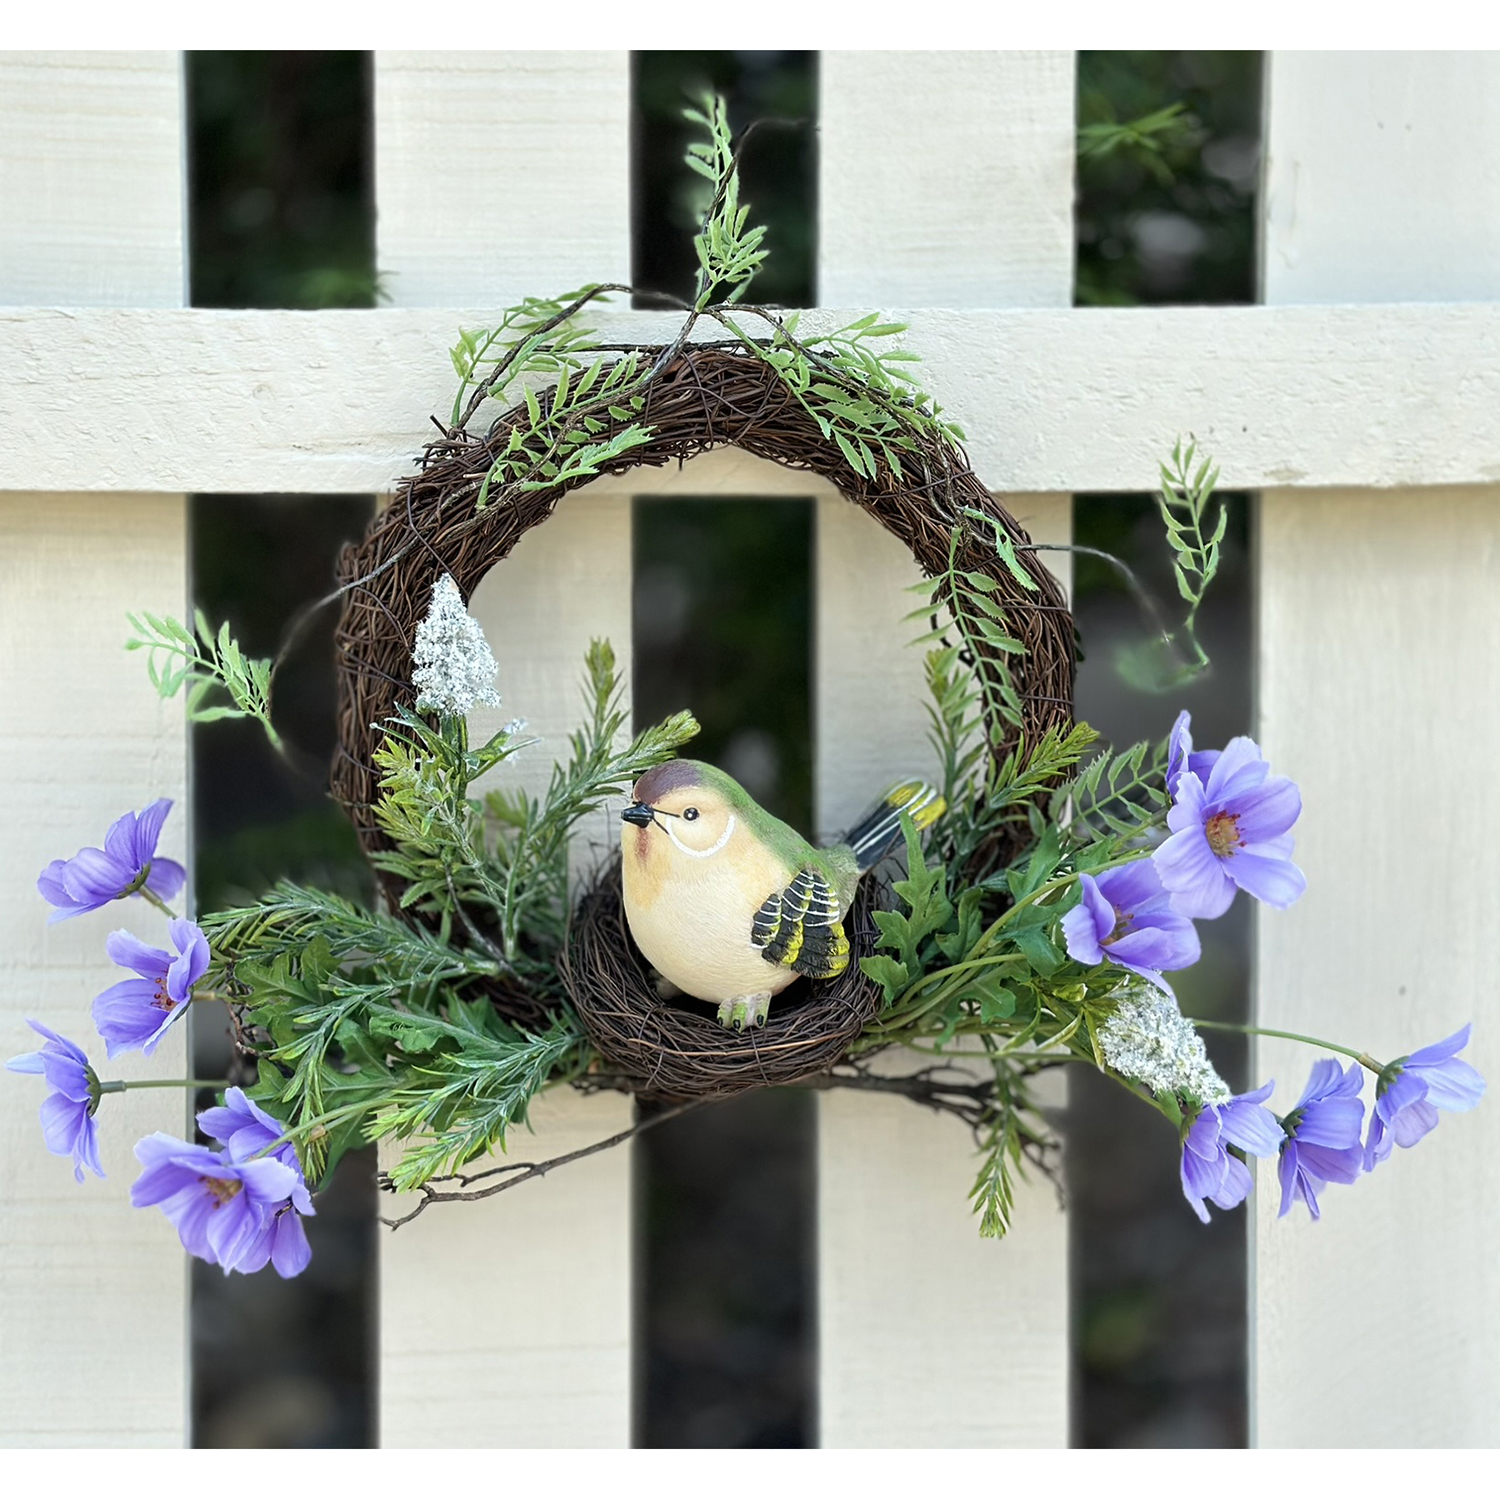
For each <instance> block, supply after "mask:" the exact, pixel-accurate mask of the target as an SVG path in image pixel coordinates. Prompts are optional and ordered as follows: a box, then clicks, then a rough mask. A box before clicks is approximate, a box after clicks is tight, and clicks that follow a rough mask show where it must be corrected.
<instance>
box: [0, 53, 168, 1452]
mask: <svg viewBox="0 0 1500 1500" xmlns="http://www.w3.org/2000/svg"><path fill="white" fill-rule="evenodd" d="M181 139H182V102H181V85H180V69H179V63H178V59H177V57H176V56H175V55H174V54H133V55H120V54H109V55H102V54H101V55H95V54H90V53H68V54H45V53H42V54H13V53H12V54H4V55H3V56H0V302H12V303H29V302H46V303H91V304H110V303H113V304H134V305H142V304H144V305H148V306H150V305H155V306H170V305H174V304H178V303H180V302H181V300H182V288H183V265H182V245H183V232H182V208H181V205H182V168H181ZM185 520H186V512H185V507H184V505H183V500H182V497H181V496H180V495H150V496H147V495H108V496H105V495H78V496H57V495H46V496H42V495H25V494H6V495H0V703H3V704H4V705H5V707H4V710H3V712H0V760H3V763H4V765H5V767H6V774H7V780H8V784H9V790H10V806H11V810H12V811H11V822H10V827H9V834H8V840H7V846H6V855H5V859H4V861H3V864H0V1056H3V1057H11V1056H13V1055H15V1054H16V1053H18V1052H27V1051H31V1050H33V1049H34V1048H35V1047H36V1046H39V1045H40V1043H41V1038H40V1037H38V1036H36V1035H35V1034H34V1033H33V1032H32V1031H31V1030H30V1029H29V1028H27V1026H26V1025H25V1021H24V1018H25V1017H26V1016H36V1017H37V1018H38V1019H39V1020H41V1021H43V1022H45V1023H46V1024H47V1025H49V1026H51V1027H52V1029H53V1030H55V1031H60V1032H61V1033H62V1034H63V1035H65V1036H68V1037H71V1038H73V1039H74V1040H75V1041H77V1042H79V1043H80V1044H82V1045H84V1046H85V1047H86V1049H87V1050H88V1052H89V1054H90V1056H91V1058H92V1059H93V1060H94V1062H95V1063H96V1064H97V1065H99V1066H100V1068H101V1071H102V1072H103V1074H104V1076H105V1077H124V1078H130V1077H148V1076H155V1077H173V1076H177V1077H180V1076H182V1068H183V1046H182V1036H183V1033H182V1031H181V1030H178V1031H177V1032H176V1034H175V1035H174V1036H172V1037H171V1038H169V1039H168V1040H167V1041H165V1042H163V1044H162V1045H161V1046H160V1047H159V1048H158V1049H157V1051H156V1054H155V1056H154V1057H153V1058H151V1059H149V1060H148V1059H144V1058H141V1057H139V1056H138V1055H137V1056H134V1057H127V1058H121V1059H119V1060H118V1061H117V1062H115V1063H110V1064H108V1066H107V1067H105V1064H104V1047H103V1044H102V1043H101V1042H100V1041H99V1040H98V1038H97V1037H96V1036H95V1035H94V1033H93V1026H92V1022H91V1020H90V1018H89V1006H90V1003H91V1002H92V999H93V997H94V996H95V995H96V994H98V993H99V991H100V990H102V989H104V988H105V987H106V986H107V985H109V984H111V983H113V981H114V980H115V979H116V978H118V977H119V971H118V970H116V969H115V968H114V967H113V965H111V963H110V962H109V960H108V958H107V957H106V956H105V953H104V938H105V936H106V934H107V933H109V932H110V931H112V930H113V929H115V928H117V927H120V926H128V927H129V928H130V929H131V930H132V931H134V932H136V933H137V934H138V935H140V936H141V937H142V938H144V939H146V940H147V941H149V942H161V941H162V940H163V937H164V928H165V920H164V919H163V918H162V917H161V916H160V915H159V914H158V913H156V912H154V911H153V910H152V909H151V908H150V907H148V906H146V905H145V903H143V902H139V901H132V902H130V903H128V904H127V905H125V906H111V907H107V908H105V909H104V910H102V911H98V912H91V913H88V914H86V915H84V916H81V917H75V918H72V919H70V920H69V921H67V922H65V923H60V924H58V925H55V926H48V925H46V919H47V915H48V912H49V910H50V909H49V908H48V907H47V905H46V903H45V902H44V901H43V900H42V898H41V897H40V896H39V895H38V894H37V892H36V888H35V885H34V881H35V879H36V875H37V872H38V871H39V870H41V869H42V867H43V866H44V865H46V864H47V862H48V861H49V860H52V859H55V858H58V857H65V856H68V855H71V854H73V853H74V852H75V851H76V850H77V849H78V848H79V847H80V846H81V845H84V844H95V845H98V844H102V842H103V839H104V833H105V830H106V829H107V828H108V827H109V825H110V823H111V822H113V821H114V819H115V818H117V817H119V816H120V814H121V813H123V812H126V811H127V810H139V809H140V808H142V807H144V806H145V805H146V804H147V803H148V802H150V801H152V800H153V799H154V798H156V797H159V796H167V797H171V798H173V799H174V800H175V801H176V803H177V808H176V810H175V811H174V813H173V815H172V817H171V819H170V820H169V822H168V824H167V829H166V833H165V836H164V838H163V843H162V848H163V852H164V853H167V854H170V855H172V856H175V857H176V858H179V859H181V858H182V857H183V855H184V841H185V837H186V831H187V809H186V806H185V805H184V793H185V784H186V769H185V763H186V757H185V752H186V739H185V735H184V731H183V722H182V709H181V705H180V704H161V703H159V702H157V701H156V699H155V696H154V694H153V693H152V691H151V688H150V686H149V684H148V683H147V682H146V679H145V672H144V670H143V669H142V667H141V666H140V664H139V663H138V661H137V660H135V659H127V658H125V657H123V655H122V653H121V652H120V649H119V648H120V645H121V643H122V642H123V641H124V639H125V635H126V625H125V611H126V610H127V609H140V608H145V609H151V610H156V611H161V612H163V613H169V614H175V615H179V616H180V615H181V614H182V613H183V608H184V593H185V576H186V572H185V563H184V556H185V552H184V539H185ZM0 1077H3V1080H4V1081H3V1083H0V1205H3V1207H0V1329H3V1330H4V1333H3V1337H0V1443H3V1444H4V1445H6V1446H29V1445H45V1446H55V1447H77V1446H84V1445H101V1446H106V1447H124V1446H137V1445H169V1446H170V1445H179V1444H181V1443H182V1442H183V1441H184V1428H185V1419H186V1400H185V1391H186V1370H187V1340H186V1332H187V1270H186V1258H185V1257H184V1256H183V1255H182V1252H181V1251H180V1250H179V1248H178V1246H177V1242H176V1238H175V1236H174V1234H173V1232H172V1229H171V1227H170V1226H169V1225H168V1224H167V1223H166V1222H165V1221H164V1220H163V1219H162V1217H161V1215H160V1214H157V1213H155V1212H149V1213H137V1212H135V1211H133V1210H132V1209H131V1208H130V1206H129V1187H130V1183H131V1181H132V1179H133V1178H134V1176H135V1174H136V1171H137V1167H136V1162H135V1160H134V1158H133V1156H132V1155H131V1150H130V1148H131V1145H132V1144H133V1143H134V1142H135V1141H136V1140H138V1139H139V1138H140V1137H141V1136H142V1135H145V1134H147V1133H149V1132H150V1131H153V1130H167V1131H170V1132H171V1133H173V1134H175V1135H181V1134H183V1133H184V1129H185V1126H186V1114H185V1110H184V1105H183V1099H182V1095H181V1094H177V1093H173V1092H170V1091H161V1092H153V1093H142V1094H134V1095H126V1096H124V1097H120V1096H114V1097H111V1098H110V1099H108V1100H107V1101H106V1102H105V1105H104V1107H103V1108H102V1109H101V1111H100V1114H99V1131H100V1144H101V1154H102V1157H103V1162H104V1169H105V1171H106V1172H107V1173H108V1177H107V1179H106V1180H105V1181H103V1182H99V1181H97V1180H96V1179H95V1178H93V1177H92V1176H90V1177H89V1179H88V1181H87V1182H86V1183H85V1184H84V1185H83V1186H78V1185H76V1184H75V1183H74V1181H73V1178H72V1168H71V1164H70V1163H69V1162H67V1161H65V1160H62V1159H60V1158H58V1157H54V1156H51V1155H48V1154H47V1153H46V1151H45V1150H44V1148H43V1144H42V1139H41V1131H40V1128H39V1126H38V1123H37V1109H38V1107H39V1106H40V1104H41V1101H42V1098H43V1096H44V1093H45V1090H44V1088H43V1085H42V1082H41V1080H40V1079H36V1078H22V1077H17V1076H15V1075H13V1074H4V1075H0Z"/></svg>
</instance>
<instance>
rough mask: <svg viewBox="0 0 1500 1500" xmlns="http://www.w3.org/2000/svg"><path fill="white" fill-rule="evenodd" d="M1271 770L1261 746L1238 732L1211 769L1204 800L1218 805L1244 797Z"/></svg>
mask: <svg viewBox="0 0 1500 1500" xmlns="http://www.w3.org/2000/svg"><path fill="white" fill-rule="evenodd" d="M1270 772H1271V768H1270V766H1269V765H1267V763H1266V762H1265V761H1264V760H1262V759H1261V754H1260V746H1259V745H1257V744H1256V743H1255V741H1254V740H1252V739H1251V738H1250V737H1249V736H1248V735H1243V734H1240V735H1236V736H1235V737H1234V738H1233V739H1232V740H1230V742H1229V743H1228V744H1227V745H1225V747H1224V751H1223V753H1222V754H1221V755H1220V756H1219V758H1218V760H1217V761H1215V763H1214V768H1213V770H1212V771H1210V772H1209V775H1208V781H1207V782H1206V783H1205V785H1204V788H1203V797H1204V801H1205V802H1207V803H1209V804H1210V805H1212V806H1215V807H1217V806H1220V805H1222V804H1223V803H1226V802H1230V801H1233V800H1234V799H1235V798H1238V797H1243V796H1244V795H1245V794H1246V793H1247V792H1253V791H1254V790H1255V789H1256V788H1257V787H1258V786H1260V784H1261V783H1262V782H1263V781H1264V780H1265V779H1266V777H1267V776H1268V775H1270Z"/></svg>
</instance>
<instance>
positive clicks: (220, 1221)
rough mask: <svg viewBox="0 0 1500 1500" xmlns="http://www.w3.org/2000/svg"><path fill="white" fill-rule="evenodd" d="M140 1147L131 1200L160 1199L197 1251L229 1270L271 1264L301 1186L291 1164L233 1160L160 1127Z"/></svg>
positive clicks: (188, 1246) (145, 1204) (186, 1243)
mask: <svg viewBox="0 0 1500 1500" xmlns="http://www.w3.org/2000/svg"><path fill="white" fill-rule="evenodd" d="M135 1154H136V1159H137V1160H138V1161H139V1162H140V1163H141V1165H142V1166H143V1167H144V1168H145V1170H144V1171H143V1172H142V1173H141V1175H140V1176H139V1177H138V1178H137V1179H136V1180H135V1182H134V1183H133V1184H132V1186H131V1189H130V1201H131V1202H132V1203H133V1204H134V1205H135V1206H136V1207H137V1208H149V1207H150V1206H151V1205H152V1204H159V1205H160V1206H161V1209H162V1212H163V1213H165V1214H166V1216H167V1217H168V1218H169V1219H170V1220H171V1221H172V1223H173V1224H175V1225H176V1226H177V1234H178V1237H179V1238H180V1239H181V1240H182V1245H183V1249H185V1250H186V1251H187V1252H188V1253H189V1254H190V1255H196V1256H197V1257H198V1258H199V1259H200V1260H206V1261H208V1262H209V1264H210V1265H217V1266H222V1267H223V1268H224V1273H225V1275H228V1274H229V1272H230V1271H258V1270H259V1269H260V1268H261V1267H262V1266H263V1265H265V1263H266V1261H267V1260H268V1259H269V1258H270V1255H271V1252H272V1249H273V1248H274V1244H275V1241H276V1238H277V1235H278V1225H277V1222H276V1221H277V1217H278V1215H279V1213H280V1211H281V1209H282V1208H283V1207H285V1206H286V1205H287V1203H288V1202H289V1200H290V1199H291V1196H292V1194H293V1192H294V1191H295V1190H296V1188H297V1186H298V1182H297V1174H296V1173H295V1172H293V1171H292V1170H291V1168H290V1167H287V1166H285V1165H283V1164H282V1163H281V1162H279V1161H272V1160H271V1159H270V1158H269V1157H266V1158H263V1159H261V1160H259V1161H246V1162H236V1161H231V1160H230V1159H229V1157H228V1154H227V1153H226V1152H221V1151H210V1150H209V1149H208V1147H207V1146H194V1145H190V1144H189V1143H188V1142H187V1141H179V1140H176V1139H174V1138H173V1137H172V1136H169V1135H163V1134H162V1133H161V1132H160V1131H158V1132H157V1133H156V1134H155V1135H148V1136H147V1137H146V1138H145V1139H144V1140H142V1141H138V1142H137V1143H136V1148H135ZM304 1191H305V1190H304ZM304 1264H305V1262H304ZM278 1269H279V1268H278ZM299 1269H300V1267H299ZM283 1274H295V1273H286V1272H283Z"/></svg>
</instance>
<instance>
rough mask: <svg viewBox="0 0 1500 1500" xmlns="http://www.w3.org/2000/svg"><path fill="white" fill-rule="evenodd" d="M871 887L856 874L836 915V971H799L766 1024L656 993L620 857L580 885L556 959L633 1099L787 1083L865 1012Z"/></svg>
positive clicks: (843, 1043) (831, 1059)
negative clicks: (843, 910) (633, 925)
mask: <svg viewBox="0 0 1500 1500" xmlns="http://www.w3.org/2000/svg"><path fill="white" fill-rule="evenodd" d="M878 899H879V887H878V886H876V887H875V888H873V889H872V887H871V882H870V881H868V880H866V881H863V882H861V884H860V888H859V891H858V893H857V894H856V896H855V899H854V904H853V906H852V907H851V908H850V910H849V912H848V915H846V916H845V918H844V931H845V934H846V935H847V936H848V939H849V967H848V968H847V969H845V970H844V972H843V973H842V974H840V975H839V976H838V978H836V979H830V980H826V981H824V982H822V983H819V984H814V983H812V982H811V981H809V980H806V979H800V980H798V981H797V983H796V984H794V985H792V986H791V987H790V988H789V989H785V990H783V991H782V992H781V993H780V994H779V995H778V996H777V997H776V999H775V1002H774V1003H773V1004H772V1006H771V1012H770V1015H769V1016H768V1017H767V1019H766V1021H765V1024H764V1025H761V1026H753V1027H751V1028H750V1029H748V1030H746V1031H726V1030H725V1029H724V1027H723V1026H721V1025H720V1024H719V1022H718V1020H717V1018H716V1017H715V1015H714V1007H713V1006H712V1005H711V1004H709V1003H708V1002H707V1001H700V1000H693V999H690V998H689V997H687V996H675V997H664V996H663V995H662V994H661V993H660V992H659V990H658V987H657V983H656V981H655V980H654V979H653V977H652V974H653V971H652V969H651V966H650V965H649V964H648V963H647V962H646V960H645V959H644V958H642V957H641V951H640V949H639V948H637V947H636V945H635V942H634V940H633V939H632V938H631V936H630V928H629V927H628V926H627V925H626V922H625V906H624V902H623V900H622V899H621V892H620V862H619V861H618V860H615V861H613V862H612V863H611V864H610V865H608V866H606V867H605V869H604V870H603V871H602V872H601V873H600V875H599V877H598V879H597V880H596V881H595V882H594V883H593V884H592V885H591V886H590V888H589V889H588V890H587V891H586V892H585V893H584V897H583V900H582V902H581V903H580V905H579V907H578V911H577V913H576V914H575V915H574V918H573V929H572V942H571V944H570V945H569V948H568V953H567V957H566V960H565V963H564V967H563V979H564V982H565V983H566V984H567V986H568V993H569V994H570V995H571V996H572V997H573V1003H574V1005H575V1006H576V1007H577V1009H578V1014H579V1016H580V1017H581V1018H582V1020H583V1023H584V1025H585V1026H586V1027H587V1028H588V1033H589V1037H590V1039H591V1040H592V1041H593V1043H594V1046H595V1047H596V1048H597V1049H598V1051H599V1055H600V1056H601V1057H602V1058H603V1059H604V1061H605V1063H606V1064H608V1066H609V1069H610V1071H611V1072H612V1073H613V1074H615V1075H617V1076H618V1077H619V1078H620V1079H622V1080H623V1081H624V1082H625V1084H626V1085H627V1087H628V1088H629V1089H630V1091H631V1093H633V1094H635V1095H636V1096H637V1097H638V1098H642V1099H695V1098H699V1097H714V1096H722V1095H727V1094H738V1093H742V1092H743V1091H744V1090H745V1089H753V1088H761V1087H763V1086H765V1085H767V1084H776V1083H796V1082H797V1081H798V1080H799V1079H802V1078H808V1077H810V1076H812V1075H814V1074H817V1073H826V1072H827V1071H828V1069H830V1068H831V1067H833V1065H834V1064H835V1063H837V1062H839V1061H840V1060H842V1059H843V1058H844V1057H845V1055H846V1054H847V1053H848V1051H849V1048H850V1046H851V1045H852V1043H853V1042H854V1039H855V1038H856V1037H857V1036H858V1035H859V1034H860V1032H861V1031H863V1030H864V1028H865V1026H866V1024H867V1023H868V1022H869V1021H870V1020H871V1019H872V1018H873V1017H874V1014H875V1011H876V1009H877V1006H878V1003H879V997H880V992H879V990H878V989H875V988H874V987H873V986H872V985H871V984H870V983H869V981H868V980H867V979H866V978H865V977H864V975H863V974H862V973H861V972H860V968H859V959H860V958H862V957H864V956H866V955H868V954H871V953H873V952H874V951H875V939H876V937H877V935H878V934H877V930H876V927H875V923H874V920H873V919H872V917H871V915H870V913H871V912H872V911H873V910H874V909H875V902H876V901H877V900H878Z"/></svg>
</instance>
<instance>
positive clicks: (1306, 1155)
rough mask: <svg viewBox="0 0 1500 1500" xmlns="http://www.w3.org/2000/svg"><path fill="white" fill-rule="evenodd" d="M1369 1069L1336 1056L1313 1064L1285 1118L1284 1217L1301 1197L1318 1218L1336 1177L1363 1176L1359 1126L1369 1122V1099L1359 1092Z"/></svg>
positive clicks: (1280, 1215) (1281, 1168) (1341, 1179)
mask: <svg viewBox="0 0 1500 1500" xmlns="http://www.w3.org/2000/svg"><path fill="white" fill-rule="evenodd" d="M1362 1074H1363V1070H1362V1069H1361V1067H1360V1065H1359V1064H1358V1063H1350V1064H1349V1067H1348V1069H1347V1070H1345V1069H1343V1068H1341V1067H1340V1066H1339V1065H1338V1063H1337V1062H1335V1061H1334V1059H1333V1058H1331V1057H1320V1058H1319V1059H1318V1061H1317V1062H1315V1063H1314V1064H1313V1066H1312V1074H1311V1076H1310V1077H1309V1078H1308V1080H1307V1087H1306V1088H1305V1089H1303V1091H1302V1097H1301V1098H1300V1099H1299V1100H1298V1101H1297V1107H1296V1108H1295V1109H1294V1110H1292V1112H1291V1113H1290V1114H1289V1115H1287V1116H1286V1118H1285V1119H1284V1120H1282V1122H1281V1125H1282V1128H1283V1129H1284V1130H1285V1131H1286V1139H1285V1140H1284V1141H1283V1142H1282V1143H1281V1165H1280V1166H1279V1167H1278V1168H1277V1174H1278V1175H1279V1177H1280V1178H1281V1211H1280V1213H1278V1214H1277V1216H1276V1217H1277V1218H1279V1219H1284V1218H1286V1216H1287V1215H1288V1214H1289V1213H1290V1212H1291V1211H1292V1204H1293V1203H1295V1202H1296V1201H1297V1199H1299V1198H1300V1199H1301V1200H1302V1201H1303V1202H1304V1203H1305V1204H1306V1205H1307V1211H1308V1213H1310V1214H1311V1215H1312V1216H1313V1218H1315V1219H1316V1218H1318V1217H1319V1214H1318V1194H1319V1192H1321V1191H1322V1189H1323V1188H1325V1187H1326V1186H1327V1185H1328V1184H1329V1183H1330V1182H1353V1181H1355V1180H1356V1179H1357V1178H1358V1177H1359V1173H1360V1167H1361V1165H1362V1162H1363V1158H1364V1150H1363V1148H1362V1147H1361V1146H1360V1143H1359V1128H1360V1125H1361V1124H1362V1123H1363V1122H1364V1117H1365V1105H1364V1100H1362V1099H1361V1098H1360V1097H1359V1091H1360V1087H1361V1084H1362V1082H1363V1077H1362Z"/></svg>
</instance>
